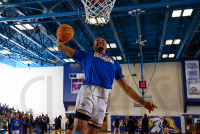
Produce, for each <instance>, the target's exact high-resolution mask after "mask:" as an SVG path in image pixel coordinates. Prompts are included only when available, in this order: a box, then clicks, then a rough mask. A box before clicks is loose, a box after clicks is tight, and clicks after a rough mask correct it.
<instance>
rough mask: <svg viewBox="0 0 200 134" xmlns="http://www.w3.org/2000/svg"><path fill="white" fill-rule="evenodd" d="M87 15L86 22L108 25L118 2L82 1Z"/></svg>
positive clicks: (112, 0) (108, 0) (101, 0)
mask: <svg viewBox="0 0 200 134" xmlns="http://www.w3.org/2000/svg"><path fill="white" fill-rule="evenodd" d="M81 1H82V3H83V5H84V9H85V14H86V19H85V22H86V23H89V24H94V25H101V26H103V25H104V24H107V23H108V22H109V20H110V13H111V11H112V8H113V7H114V4H115V1H116V0H81Z"/></svg>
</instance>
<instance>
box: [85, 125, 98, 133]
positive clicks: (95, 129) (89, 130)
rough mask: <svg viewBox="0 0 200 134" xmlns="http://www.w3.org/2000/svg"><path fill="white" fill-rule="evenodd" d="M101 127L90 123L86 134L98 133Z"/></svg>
mask: <svg viewBox="0 0 200 134" xmlns="http://www.w3.org/2000/svg"><path fill="white" fill-rule="evenodd" d="M99 130H100V129H99V128H95V127H92V126H90V125H88V126H87V131H86V134H98V132H99Z"/></svg>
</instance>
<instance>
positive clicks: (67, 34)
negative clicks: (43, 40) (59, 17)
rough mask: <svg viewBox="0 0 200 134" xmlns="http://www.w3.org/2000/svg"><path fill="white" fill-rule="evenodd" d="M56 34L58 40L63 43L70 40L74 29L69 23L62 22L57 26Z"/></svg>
mask: <svg viewBox="0 0 200 134" xmlns="http://www.w3.org/2000/svg"><path fill="white" fill-rule="evenodd" d="M56 34H57V38H58V41H60V42H63V43H65V42H68V41H70V40H71V39H72V38H73V36H74V30H73V28H72V27H71V26H70V25H68V24H63V25H61V26H59V27H58V29H57V33H56Z"/></svg>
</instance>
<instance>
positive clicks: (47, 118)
mask: <svg viewBox="0 0 200 134" xmlns="http://www.w3.org/2000/svg"><path fill="white" fill-rule="evenodd" d="M47 125H49V117H48V114H46V116H45V132H46V133H47Z"/></svg>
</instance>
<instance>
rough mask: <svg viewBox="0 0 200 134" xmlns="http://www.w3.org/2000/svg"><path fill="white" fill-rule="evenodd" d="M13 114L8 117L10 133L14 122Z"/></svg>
mask: <svg viewBox="0 0 200 134" xmlns="http://www.w3.org/2000/svg"><path fill="white" fill-rule="evenodd" d="M13 119H14V118H13V114H11V115H10V117H9V118H8V132H9V134H11V124H12V121H13Z"/></svg>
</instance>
